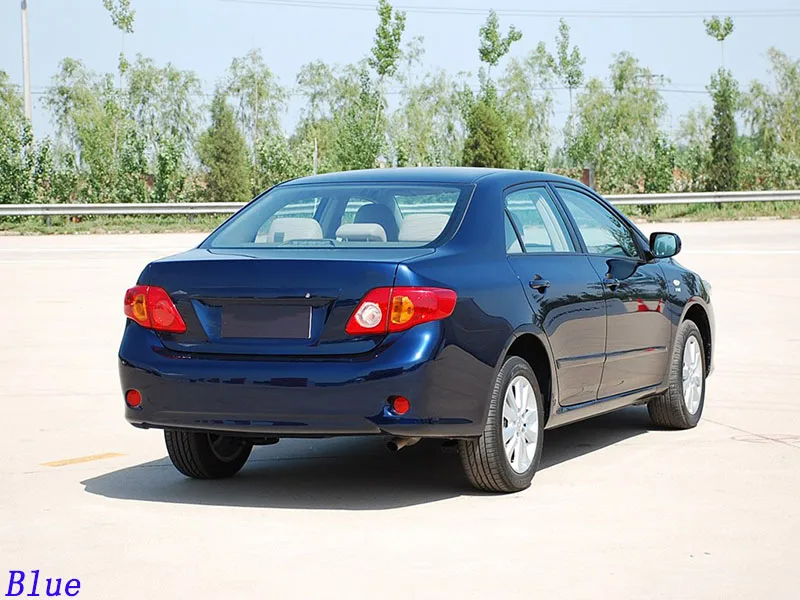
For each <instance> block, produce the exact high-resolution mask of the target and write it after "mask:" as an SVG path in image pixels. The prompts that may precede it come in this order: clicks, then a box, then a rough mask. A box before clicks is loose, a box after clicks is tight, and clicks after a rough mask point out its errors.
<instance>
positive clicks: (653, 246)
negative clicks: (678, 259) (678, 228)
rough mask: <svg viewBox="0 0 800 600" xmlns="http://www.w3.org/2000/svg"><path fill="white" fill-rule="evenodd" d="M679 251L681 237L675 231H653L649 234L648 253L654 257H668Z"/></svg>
mask: <svg viewBox="0 0 800 600" xmlns="http://www.w3.org/2000/svg"><path fill="white" fill-rule="evenodd" d="M680 251H681V238H679V237H678V234H676V233H669V232H666V231H654V232H653V233H651V234H650V253H651V254H652V255H653V256H654V257H655V258H669V257H670V256H675V255H676V254H677V253H678V252H680Z"/></svg>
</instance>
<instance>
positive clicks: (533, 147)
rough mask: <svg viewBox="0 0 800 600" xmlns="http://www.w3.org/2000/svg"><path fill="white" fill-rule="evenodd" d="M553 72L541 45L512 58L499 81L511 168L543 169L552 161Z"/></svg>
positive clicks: (501, 109)
mask: <svg viewBox="0 0 800 600" xmlns="http://www.w3.org/2000/svg"><path fill="white" fill-rule="evenodd" d="M551 85H552V73H551V71H550V68H549V61H548V57H547V55H546V53H545V52H544V48H543V46H542V45H539V47H538V48H537V49H536V50H533V51H531V52H530V53H529V54H528V55H527V56H526V57H525V58H523V59H517V58H512V59H511V60H510V61H509V63H508V66H507V67H506V70H505V74H504V76H503V77H502V79H501V80H500V87H501V88H502V90H503V92H502V95H501V97H500V102H499V104H500V107H499V109H500V113H501V114H502V115H503V119H504V121H505V123H506V126H507V128H508V135H509V145H510V151H511V157H512V161H511V163H512V166H513V167H514V168H516V169H534V170H543V169H545V168H546V167H547V164H548V163H549V159H550V144H551V138H552V127H551V125H550V119H551V118H552V116H553V95H552V93H551V92H550V87H551Z"/></svg>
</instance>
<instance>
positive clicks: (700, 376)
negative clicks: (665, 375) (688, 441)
mask: <svg viewBox="0 0 800 600" xmlns="http://www.w3.org/2000/svg"><path fill="white" fill-rule="evenodd" d="M705 398H706V357H705V348H704V346H703V336H702V335H701V333H700V330H699V329H698V328H697V325H695V324H694V323H693V322H692V321H684V322H683V323H681V324H680V326H679V327H678V333H677V334H676V336H675V346H674V347H673V349H672V357H671V358H670V369H669V389H667V391H666V392H665V393H664V394H662V395H661V396H658V397H657V398H653V399H652V400H650V402H649V403H648V404H647V410H648V412H649V413H650V418H651V419H652V421H653V423H655V424H656V425H659V426H661V427H666V428H668V429H691V428H692V427H695V426H696V425H697V423H698V422H699V421H700V417H701V415H702V414H703V407H704V405H705Z"/></svg>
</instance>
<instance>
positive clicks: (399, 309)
mask: <svg viewBox="0 0 800 600" xmlns="http://www.w3.org/2000/svg"><path fill="white" fill-rule="evenodd" d="M455 307H456V293H455V292H454V291H453V290H447V289H443V288H432V287H395V288H388V287H384V288H375V289H373V290H371V291H369V292H368V293H367V295H366V296H364V298H363V300H361V302H360V303H359V305H358V306H357V307H356V309H355V311H353V314H352V315H351V316H350V320H349V321H348V322H347V327H345V331H346V332H347V333H349V334H350V335H370V334H383V333H387V332H394V331H404V330H406V329H410V328H411V327H414V325H419V324H420V323H425V322H427V321H437V320H439V319H444V318H446V317H449V316H450V315H452V314H453V310H455Z"/></svg>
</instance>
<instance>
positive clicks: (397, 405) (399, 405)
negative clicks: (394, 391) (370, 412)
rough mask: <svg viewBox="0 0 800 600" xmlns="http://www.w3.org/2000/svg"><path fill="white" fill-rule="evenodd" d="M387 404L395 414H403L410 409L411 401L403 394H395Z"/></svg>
mask: <svg viewBox="0 0 800 600" xmlns="http://www.w3.org/2000/svg"><path fill="white" fill-rule="evenodd" d="M389 404H390V406H391V409H392V412H393V413H394V414H396V415H404V414H406V413H407V412H408V411H409V410H410V409H411V402H409V400H408V398H405V397H403V396H395V397H394V398H392V399H391V401H390V403H389Z"/></svg>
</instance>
